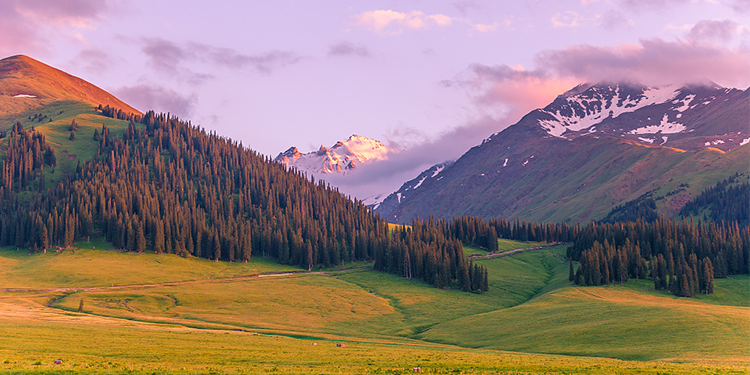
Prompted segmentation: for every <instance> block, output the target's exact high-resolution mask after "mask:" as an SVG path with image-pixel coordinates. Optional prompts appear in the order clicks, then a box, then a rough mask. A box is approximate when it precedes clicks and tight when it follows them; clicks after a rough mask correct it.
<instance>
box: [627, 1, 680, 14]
mask: <svg viewBox="0 0 750 375" xmlns="http://www.w3.org/2000/svg"><path fill="white" fill-rule="evenodd" d="M689 2H690V0H625V1H623V2H622V5H623V6H624V7H625V8H628V9H631V10H634V11H640V10H654V9H661V8H664V7H666V6H670V5H684V4H687V3H689Z"/></svg>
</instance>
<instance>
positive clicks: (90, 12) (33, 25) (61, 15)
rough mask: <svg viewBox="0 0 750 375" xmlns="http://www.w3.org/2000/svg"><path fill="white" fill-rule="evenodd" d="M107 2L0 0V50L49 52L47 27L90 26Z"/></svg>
mask: <svg viewBox="0 0 750 375" xmlns="http://www.w3.org/2000/svg"><path fill="white" fill-rule="evenodd" d="M109 8H110V4H109V2H107V1H97V0H72V1H57V0H3V1H0V53H1V54H3V55H10V54H17V53H27V54H36V53H49V48H50V42H49V41H48V40H47V39H46V38H45V37H44V36H43V35H44V34H45V33H44V32H43V31H44V29H48V28H68V27H72V28H92V27H94V26H95V24H96V21H97V20H98V19H99V18H100V17H101V16H102V14H103V13H105V12H107V11H108V10H109Z"/></svg>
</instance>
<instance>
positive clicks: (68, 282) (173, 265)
mask: <svg viewBox="0 0 750 375" xmlns="http://www.w3.org/2000/svg"><path fill="white" fill-rule="evenodd" d="M97 242H100V241H97ZM100 243H101V242H100ZM77 245H80V246H81V247H84V246H87V247H96V248H97V249H96V250H92V249H85V248H77V249H75V250H74V251H71V250H65V251H62V252H60V253H58V252H55V251H48V252H47V253H46V254H42V253H36V254H30V253H29V252H28V251H27V250H22V251H15V248H4V249H0V287H2V288H84V287H106V286H118V285H133V284H154V283H164V282H176V281H188V280H210V279H217V278H227V277H237V276H243V275H252V274H259V273H267V272H283V271H292V270H299V268H296V267H289V266H283V265H280V264H277V263H275V262H273V261H270V260H267V259H263V258H259V257H256V258H253V261H252V262H249V263H227V262H218V263H217V262H212V261H209V260H206V259H201V258H194V257H191V258H187V259H185V258H181V257H179V256H177V255H174V254H153V253H142V254H138V253H128V252H120V251H116V250H101V248H102V247H104V246H102V245H95V244H92V243H89V244H85V243H81V244H77Z"/></svg>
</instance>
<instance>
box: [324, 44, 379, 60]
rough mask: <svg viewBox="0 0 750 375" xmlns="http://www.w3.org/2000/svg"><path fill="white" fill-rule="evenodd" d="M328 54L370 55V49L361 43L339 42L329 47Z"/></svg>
mask: <svg viewBox="0 0 750 375" xmlns="http://www.w3.org/2000/svg"><path fill="white" fill-rule="evenodd" d="M328 56H359V57H370V51H368V50H367V47H365V46H363V45H361V44H357V45H355V44H353V43H351V42H339V43H336V44H334V45H331V46H329V47H328Z"/></svg>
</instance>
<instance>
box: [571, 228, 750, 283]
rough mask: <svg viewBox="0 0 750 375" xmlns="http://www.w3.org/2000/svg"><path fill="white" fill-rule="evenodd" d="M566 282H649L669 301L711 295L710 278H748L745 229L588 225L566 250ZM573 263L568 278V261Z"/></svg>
mask: <svg viewBox="0 0 750 375" xmlns="http://www.w3.org/2000/svg"><path fill="white" fill-rule="evenodd" d="M567 254H568V257H569V258H570V259H571V265H570V275H569V280H570V281H573V282H574V283H576V284H579V285H606V284H610V283H624V282H625V281H627V279H628V278H640V279H644V278H650V279H651V280H653V282H654V288H655V289H657V290H669V291H670V292H672V293H673V294H675V295H680V296H694V295H696V294H698V293H706V294H711V293H713V281H714V278H715V277H726V276H728V275H735V274H747V273H748V272H750V270H749V268H748V262H749V261H750V228H749V227H740V226H739V225H738V224H737V222H734V223H731V224H726V223H723V222H722V223H715V222H707V223H706V222H703V221H702V220H699V221H698V222H697V223H695V222H693V221H692V220H691V221H690V222H688V221H675V220H666V219H663V218H661V219H659V220H656V221H654V222H645V221H642V220H638V221H635V222H628V223H615V224H608V223H604V224H597V223H593V222H592V223H590V224H589V225H588V226H586V227H585V228H584V229H583V230H582V231H581V233H580V234H579V236H578V238H576V240H575V241H574V242H573V244H572V246H570V247H569V248H568V250H567ZM573 260H575V261H579V262H580V264H579V267H578V269H577V271H576V272H575V273H574V272H573V265H572V261H573Z"/></svg>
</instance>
